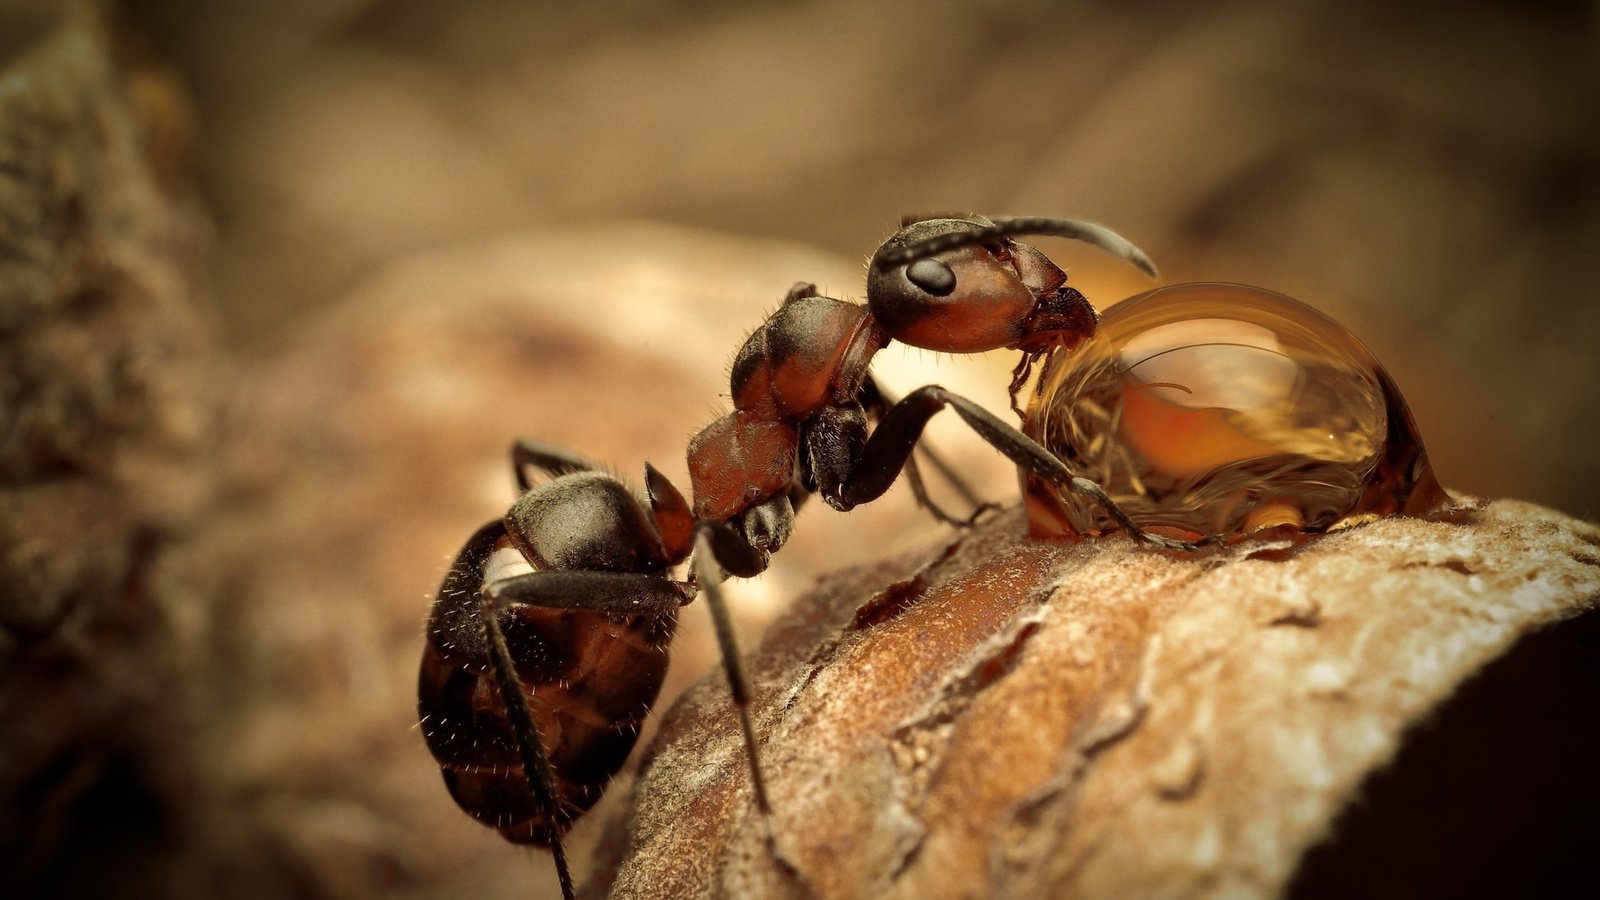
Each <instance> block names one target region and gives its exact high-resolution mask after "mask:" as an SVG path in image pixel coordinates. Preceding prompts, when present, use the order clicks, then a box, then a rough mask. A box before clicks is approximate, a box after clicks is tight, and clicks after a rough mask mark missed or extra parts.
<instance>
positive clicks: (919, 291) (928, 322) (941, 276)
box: [867, 216, 1155, 353]
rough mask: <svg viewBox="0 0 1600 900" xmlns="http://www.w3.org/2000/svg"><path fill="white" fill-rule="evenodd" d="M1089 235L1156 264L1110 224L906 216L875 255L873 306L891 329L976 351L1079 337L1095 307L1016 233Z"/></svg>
mask: <svg viewBox="0 0 1600 900" xmlns="http://www.w3.org/2000/svg"><path fill="white" fill-rule="evenodd" d="M1021 234H1046V235H1056V236H1059V237H1069V238H1074V239H1076V240H1081V241H1086V242H1088V243H1091V244H1094V245H1095V246H1097V247H1100V248H1101V249H1103V250H1105V251H1106V252H1108V253H1110V254H1112V255H1113V256H1119V257H1122V258H1123V259H1126V260H1128V261H1130V262H1132V263H1133V264H1134V265H1136V266H1138V267H1139V268H1140V269H1143V270H1144V271H1145V272H1147V273H1148V274H1150V275H1151V276H1152V277H1153V276H1154V275H1155V266H1154V265H1152V264H1151V262H1150V259H1149V257H1147V256H1145V255H1144V253H1143V252H1142V251H1140V250H1139V248H1137V247H1135V246H1133V245H1132V244H1130V243H1128V242H1127V241H1126V240H1124V239H1123V238H1122V237H1120V236H1119V235H1117V234H1116V233H1115V232H1113V231H1111V230H1110V229H1108V228H1103V227H1101V226H1099V225H1095V224H1092V223H1089V222H1079V221H1076V220H1073V219H1046V218H1026V219H998V220H995V221H990V220H988V219H985V218H982V217H979V216H970V217H963V218H936V219H923V220H921V221H914V222H910V223H907V224H906V225H905V227H903V228H901V229H900V230H899V231H897V232H895V233H894V234H893V235H891V236H890V237H889V239H888V240H886V241H884V242H883V246H881V247H879V248H878V252H877V253H875V254H873V257H872V263H871V267H870V271H869V273H868V275H867V305H868V306H869V307H870V308H871V310H872V315H873V317H874V318H876V319H877V320H878V322H879V324H880V325H881V326H882V327H883V329H884V331H885V332H887V333H888V335H889V336H890V337H892V338H894V339H896V340H899V341H902V342H904V343H907V344H910V345H911V346H914V347H924V348H926V349H929V350H944V351H948V352H951V353H977V352H981V351H984V350H995V349H998V348H1000V347H1009V348H1012V349H1016V350H1023V351H1025V352H1039V351H1043V350H1046V349H1049V348H1051V347H1055V346H1067V347H1072V346H1076V345H1077V344H1078V343H1079V342H1081V341H1082V340H1084V339H1085V338H1087V337H1089V336H1090V335H1092V334H1093V333H1094V326H1095V312H1094V307H1092V306H1090V305H1089V301H1088V300H1085V299H1084V297H1083V295H1082V294H1080V293H1078V292H1077V291H1076V290H1074V289H1072V288H1069V287H1067V286H1066V280H1067V275H1066V273H1065V272H1063V271H1061V268H1060V267H1059V266H1057V265H1056V264H1055V263H1053V262H1051V261H1050V259H1049V258H1048V257H1046V256H1045V255H1044V254H1043V253H1040V252H1039V251H1038V250H1035V249H1034V248H1032V247H1030V246H1028V245H1027V244H1022V243H1018V242H1016V241H1014V240H1012V239H1011V237H1010V236H1011V235H1021Z"/></svg>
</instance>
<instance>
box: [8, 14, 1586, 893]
mask: <svg viewBox="0 0 1600 900" xmlns="http://www.w3.org/2000/svg"><path fill="white" fill-rule="evenodd" d="M58 6H59V4H57V3H54V2H19V3H13V4H9V5H8V6H7V8H5V9H4V10H0V65H3V66H4V70H3V72H0V113H3V117H0V163H3V165H0V222H3V228H4V230H3V232H0V249H3V250H4V253H3V254H0V266H3V267H4V268H3V269H0V273H3V282H0V303H3V306H0V351H3V352H0V355H3V358H4V359H5V364H4V370H5V371H4V373H3V374H4V379H5V380H4V382H3V383H0V402H3V404H4V406H3V407H0V425H3V427H4V431H3V434H0V477H3V479H4V483H3V484H0V527H3V529H4V532H3V537H4V546H3V548H0V549H3V554H0V566H3V568H0V576H3V577H4V579H5V580H4V584H3V585H0V679H3V681H0V797H3V798H4V799H5V804H4V806H3V808H0V866H3V868H4V870H5V877H6V879H7V880H5V881H0V888H6V887H15V888H18V889H21V890H30V889H37V888H38V887H39V886H40V885H43V884H50V885H52V886H53V888H54V889H55V891H56V892H57V894H58V895H59V894H61V893H68V894H70V893H73V892H83V893H94V892H104V891H107V890H113V889H115V890H116V891H117V892H118V893H120V894H122V895H134V896H137V895H141V894H150V895H172V894H198V895H207V894H223V893H226V894H228V895H230V896H250V895H257V896H275V895H282V894H289V893H294V894H298V895H303V896H366V895H377V894H382V895H385V896H406V895H461V894H464V893H466V892H468V891H478V892H484V891H487V892H489V893H490V894H491V895H509V894H511V893H517V894H518V895H525V894H526V893H528V892H537V891H542V890H550V889H552V888H553V885H554V878H553V876H552V875H551V873H550V870H549V864H548V862H547V861H545V860H544V859H543V858H542V857H539V856H537V855H534V854H528V853H523V852H518V851H513V850H509V849H508V848H507V847H505V846H504V845H503V844H502V843H501V842H499V840H498V839H497V838H495V837H494V836H493V835H492V834H491V833H489V832H488V831H487V830H484V829H479V828H477V827H475V826H472V825H471V824H470V823H468V822H466V821H465V819H464V817H462V816H461V815H460V813H458V812H457V811H456V810H455V809H454V807H453V806H452V805H451V803H450V801H449V799H448V797H446V796H445V794H444V791H443V790H442V788H441V786H440V785H439V782H438V776H437V772H436V770H435V769H434V768H433V767H432V765H431V763H430V761H429V760H428V758H427V755H426V752H425V750H424V749H423V747H422V742H421V740H420V737H419V736H418V735H416V734H415V733H414V731H412V730H411V726H412V725H413V724H414V715H413V706H412V704H413V700H412V697H413V687H414V678H415V664H416V656H417V654H418V653H420V649H421V634H420V623H421V620H422V617H423V615H424V613H425V610H426V605H427V597H428V594H429V592H430V591H431V589H432V588H433V586H434V585H435V584H436V582H437V579H438V577H439V576H440V575H441V574H442V572H443V570H444V568H445V566H446V565H447V562H448V556H449V555H450V554H451V553H453V552H454V551H455V550H456V549H457V547H458V546H459V543H460V541H462V540H463V539H465V537H466V536H467V534H468V533H469V532H470V531H471V529H472V528H474V527H476V526H477V525H478V524H480V523H481V522H482V521H484V520H485V519H487V518H489V517H490V516H492V515H495V514H497V513H498V512H500V511H502V510H503V508H504V506H505V505H506V503H507V502H508V501H509V499H510V490H511V487H510V477H509V473H508V471H507V469H508V466H507V464H506V460H505V459H504V456H503V453H504V448H505V447H506V446H507V445H508V444H509V442H510V440H511V438H512V437H514V436H517V435H529V436H536V437H539V438H541V439H544V440H547V441H550V442H554V443H559V444H564V445H568V446H572V447H574V448H577V449H581V450H583V451H584V452H586V453H588V454H590V455H593V456H596V457H598V458H600V459H602V460H606V461H609V462H612V463H615V464H616V466H617V468H618V469H619V471H621V472H622V473H623V474H625V475H628V476H630V477H632V476H634V475H635V474H636V473H637V472H639V469H640V466H641V464H642V462H643V461H644V460H646V459H650V460H653V461H655V462H656V463H657V464H658V465H660V466H661V467H662V469H663V470H664V471H666V472H667V474H668V475H669V476H671V477H672V478H674V479H675V480H677V481H678V482H679V483H680V484H681V483H684V477H683V472H684V465H683V461H682V456H683V445H684V441H685V439H686V437H687V436H688V435H689V434H690V433H692V432H693V430H694V429H695V428H696V427H698V426H700V425H702V424H704V423H705V422H706V421H708V420H709V418H710V417H711V414H712V409H713V408H714V407H715V405H716V404H717V403H718V402H719V397H720V393H719V392H724V391H725V390H726V382H725V380H724V378H723V375H724V366H725V364H726V362H727V360H728V359H729V358H730V357H731V354H732V352H733V350H734V348H735V347H736V346H737V344H738V341H739V340H740V339H741V338H742V337H743V335H744V333H745V332H746V331H747V330H748V329H749V328H751V327H753V326H754V325H755V324H756V323H757V322H758V321H759V318H760V316H761V315H762V314H763V313H764V312H765V311H767V310H768V309H770V308H771V306H772V305H773V304H775V303H776V301H777V299H778V298H779V297H780V296H781V295H782V293H783V291H784V290H785V289H786V288H787V287H788V286H789V285H790V284H791V283H793V282H794V281H796V280H800V279H806V280H812V281H816V282H817V283H818V284H819V286H821V287H822V288H823V289H824V291H825V292H829V293H832V294H834V295H843V296H849V297H855V298H859V296H860V281H861V272H860V269H859V265H858V264H857V261H858V260H859V258H860V257H862V256H863V255H864V254H866V253H868V252H870V251H871V250H872V248H873V247H874V246H875V245H876V243H877V241H878V240H880V239H881V238H882V237H883V236H885V235H886V234H887V233H888V232H889V231H890V230H891V229H892V227H893V225H894V223H895V221H896V219H897V217H898V215H899V214H900V213H902V212H912V211H930V210H972V211H979V212H991V213H1032V212H1045V213H1056V214H1065V215H1072V216H1078V217H1083V218H1090V219H1096V220H1099V221H1103V222H1105V223H1107V224H1110V225H1112V226H1114V227H1115V228H1117V229H1118V230H1120V231H1122V232H1123V233H1125V234H1127V235H1128V236H1129V237H1131V238H1132V239H1134V240H1135V241H1136V242H1137V243H1139V244H1140V245H1142V246H1143V247H1144V248H1145V249H1146V250H1148V251H1149V252H1150V253H1151V254H1152V255H1153V256H1154V257H1155V258H1156V260H1157V261H1158V262H1159V263H1160V264H1161V266H1162V269H1163V276H1164V278H1165V279H1166V280H1169V281H1184V280H1228V281H1242V282H1249V283H1254V284H1259V285H1262V286H1265V287H1269V288H1273V289H1277V290H1280V291H1283V292H1285V293H1288V294H1291V295H1293V296H1297V297H1299V298H1301V299H1303V300H1306V301H1307V302H1310V303H1312V304H1314V305H1316V306H1318V307H1320V308H1322V309H1324V310H1326V311H1328V312H1329V313H1330V314H1332V315H1334V316H1335V317H1336V318H1338V319H1340V320H1341V321H1343V322H1345V323H1346V324H1348V325H1349V326H1350V327H1351V328H1352V330H1354V331H1355V332H1356V333H1357V334H1359V335H1360V336H1362V337H1363V338H1364V339H1365V340H1366V341H1367V342H1368V344H1369V345H1370V346H1371V347H1372V349H1373V350H1374V351H1375V352H1376V354H1377V356H1378V357H1379V358H1381V359H1383V360H1384V361H1385V363H1386V364H1387V365H1388V366H1389V368H1390V370H1391V372H1392V373H1393V374H1394V375H1395V377H1396V379H1397V381H1398V382H1399V383H1400V384H1401V386H1402V387H1403V389H1404V392H1405V394H1406V396H1407V398H1408V399H1409V401H1410V403H1411V405H1412V408H1413V409H1414V411H1415V412H1416V414H1417V418H1418V419H1419V424H1420V426H1421V431H1422V433H1423V435H1424V437H1425V439H1426V440H1427V442H1428V447H1429V451H1430V453H1431V455H1432V457H1433V460H1434V463H1435V466H1436V468H1437V469H1438V471H1439V472H1440V475H1441V477H1442V478H1443V479H1444V480H1445V482H1446V483H1447V484H1448V485H1449V486H1450V487H1452V488H1456V489H1461V490H1465V491H1469V492H1472V493H1477V494H1484V495H1490V496H1510V497H1520V498H1524V499H1529V500H1535V501H1539V502H1543V503H1546V504H1549V505H1551V506H1555V507H1557V508H1559V509H1562V510H1564V511H1566V512H1568V513H1572V514H1576V515H1580V516H1582V515H1588V514H1592V512H1593V511H1594V510H1595V508H1596V507H1597V505H1600V504H1597V501H1600V477H1597V475H1600V456H1597V455H1596V454H1594V453H1593V452H1592V446H1593V444H1594V438H1595V434H1596V432H1597V431H1600V394H1597V393H1596V392H1595V391H1594V390H1592V387H1591V385H1592V383H1593V381H1594V376H1595V374H1596V368H1597V367H1596V364H1595V351H1594V347H1596V346H1600V304H1597V303H1595V302H1594V300H1595V297H1594V296H1593V295H1594V293H1595V290H1596V288H1595V287H1594V286H1595V285H1596V284H1600V255H1597V254H1595V253H1594V252H1593V248H1595V247H1596V246H1600V175H1597V173H1600V166H1597V165H1596V162H1597V152H1600V122H1597V119H1596V117H1595V116H1594V115H1593V110H1594V109H1596V108H1597V105H1600V104H1597V102H1596V101H1597V100H1600V98H1597V97H1596V93H1597V84H1600V59H1597V50H1596V48H1597V37H1596V35H1597V34H1600V31H1597V25H1596V22H1595V20H1594V13H1593V12H1592V9H1591V7H1588V6H1585V5H1580V4H1574V5H1561V4H1547V5H1543V6H1540V7H1538V8H1536V9H1533V10H1531V11H1530V10H1529V9H1528V8H1527V7H1526V6H1524V5H1520V4H1505V5H1503V6H1502V5H1496V4H1488V3H1477V4H1465V5H1463V4H1457V5H1453V6H1451V7H1450V8H1449V9H1439V10H1434V11H1399V10H1396V9H1392V8H1390V6H1389V5H1385V4H1378V3H1370V4H1368V3H1354V4H1353V3H1349V2H1342V3H1335V2H1321V3H1319V2H1310V3H1301V4H1290V5H1280V6H1263V5H1258V4H1249V3H1242V2H1241V3H1234V4H1213V5H1209V6H1208V7H1207V8H1205V9H1199V8H1196V7H1194V6H1193V5H1191V4H1182V3H1176V2H1152V3H1142V4H1122V5H1114V4H1077V5H1073V6H1071V7H1070V8H1060V7H1058V6H1056V5H1053V4H1045V3H1025V2H1019V3H1005V4H970V3H958V2H932V3H916V4H912V3H887V4H855V3H847V2H813V3H797V4H762V5H755V6H747V5H743V4H731V3H728V4H719V3H697V4H681V5H670V4H647V3H642V2H641V3H621V4H604V5H597V6H594V7H586V6H578V7H572V6H570V5H569V6H562V7H559V8H557V7H554V6H551V7H548V8H544V7H542V6H541V5H537V4H532V5H530V4H523V3H517V2H513V0H473V2H468V3H455V4H436V3H424V2H420V0H342V2H305V3H294V4H283V3H266V2H248V3H233V4H206V3H199V2H194V0H151V2H137V3H136V2H132V0H129V2H126V3H122V4H111V6H112V13H113V18H114V19H116V20H117V23H118V24H117V25H116V26H115V27H113V28H110V29H107V28H103V27H102V26H101V25H100V24H98V20H97V17H96V16H94V15H91V14H90V13H88V12H84V11H81V10H80V11H78V12H76V13H63V12H62V10H61V9H59V8H58ZM642 223H649V224H642ZM1046 248H1047V249H1048V250H1049V252H1051V253H1052V254H1054V255H1056V256H1057V258H1058V259H1060V260H1062V261H1063V262H1066V263H1070V264H1071V269H1072V277H1073V283H1074V284H1076V285H1078V286H1079V287H1080V288H1081V289H1082V290H1083V291H1084V292H1085V293H1086V294H1088V295H1089V296H1090V297H1091V298H1093V299H1094V300H1095V301H1096V302H1097V303H1100V304H1101V305H1105V304H1107V303H1110V302H1113V301H1114V300H1115V299H1116V298H1118V297H1122V296H1126V295H1128V294H1131V293H1133V292H1135V291H1138V290H1142V289H1143V288H1144V286H1145V283H1144V282H1142V281H1141V280H1140V279H1139V277H1138V276H1137V273H1134V272H1131V271H1123V269H1122V268H1120V267H1118V266H1116V265H1113V264H1111V263H1109V262H1106V261H1104V260H1102V259H1100V258H1098V257H1097V256H1096V255H1095V254H1093V253H1092V252H1091V251H1088V250H1086V249H1083V248H1079V247H1070V246H1067V245H1064V244H1056V243H1047V244H1046ZM884 362H885V365H886V369H885V376H886V380H887V381H889V382H890V383H891V384H892V385H894V386H895V387H897V388H899V389H901V390H904V389H905V388H907V387H910V386H913V385H915V384H917V383H920V382H923V381H928V380H933V379H938V380H939V381H941V382H943V383H946V384H949V385H950V386H952V387H954V388H956V389H958V390H960V391H962V392H963V393H967V394H970V395H974V396H976V397H978V398H980V399H982V400H983V401H984V402H986V403H987V404H988V405H989V406H991V408H995V409H1003V408H1004V399H1003V396H1004V390H1003V388H1004V384H1005V380H1006V378H1005V373H1006V372H1007V370H1008V369H1009V367H1010V365H1011V363H1012V360H1011V359H1010V358H1009V355H1008V354H995V355H993V356H992V357H990V358H986V359H980V360H971V361H956V362H955V363H951V362H950V361H948V360H945V361H937V360H933V359H931V358H923V357H922V356H919V355H917V354H899V355H895V354H886V356H885V359H884ZM935 362H941V364H940V365H939V366H938V367H935V366H934V365H933V363H935ZM939 439H940V440H941V441H942V442H944V443H945V444H947V445H948V446H949V447H950V448H951V449H952V453H953V454H954V455H955V456H956V457H957V458H958V459H960V460H961V461H962V464H963V465H964V467H966V468H967V469H968V470H969V471H970V472H972V473H973V477H974V479H975V480H977V481H979V482H980V483H982V484H983V485H984V488H985V493H986V494H987V495H988V496H989V497H991V498H992V499H1010V498H1011V497H1012V496H1014V494H1013V492H1014V491H1015V486H1014V480H1013V477H1012V475H1011V473H1010V471H1009V470H1008V468H1007V467H1006V466H1004V465H1002V464H1001V463H1000V462H999V461H998V460H997V458H996V457H995V454H993V453H992V452H991V451H989V450H987V448H985V447H983V446H982V445H981V444H978V443H976V442H975V441H973V439H972V438H971V437H970V436H969V435H965V434H963V433H961V431H960V429H959V428H952V429H946V430H943V431H940V432H939ZM931 529H932V526H931V525H929V524H928V523H927V521H926V519H925V517H922V516H920V515H918V514H917V513H916V512H915V511H914V510H913V509H911V505H910V503H909V502H908V501H907V500H906V499H905V498H903V497H891V498H889V499H886V500H885V501H883V502H882V503H880V504H876V505H875V506H874V507H873V508H870V509H866V510H862V511H860V512H858V513H853V514H851V515H850V516H848V517H840V516H837V515H834V514H832V513H829V512H827V511H825V510H821V509H815V510H813V509H808V510H807V511H806V512H805V513H804V514H803V515H802V517H801V520H800V522H799V526H798V532H797V536H796V539H795V542H794V544H792V545H791V546H790V547H788V548H786V549H785V551H784V552H783V554H782V555H781V556H780V558H779V559H778V561H777V564H776V566H775V568H774V571H773V572H772V573H771V574H769V575H768V576H766V577H765V578H763V579H761V580H759V581H756V582H753V583H750V584H745V585H740V586H739V596H738V597H737V598H736V602H738V603H739V604H741V608H742V610H743V614H744V615H745V616H746V617H747V620H748V622H750V623H752V624H759V623H760V622H762V621H764V620H766V619H767V618H770V616H771V615H772V612H773V610H775V609H777V608H779V607H781V606H782V605H783V604H784V603H785V602H786V601H787V599H788V598H791V597H793V596H795V595H796V594H798V593H799V592H800V590H801V588H802V587H803V586H805V585H807V584H809V583H810V582H811V581H812V580H813V578H814V577H815V575H816V574H817V573H818V572H820V571H824V570H826V569H829V568H833V567H836V566H838V565H842V564H845V563H853V562H863V561H869V560H872V559H876V558H880V557H882V556H883V555H884V554H885V553H886V552H887V551H888V549H889V548H887V547H886V546H884V545H885V544H887V543H890V542H888V541H883V540H880V539H878V538H876V537H875V536H877V535H886V534H887V535H916V534H922V535H923V536H924V538H925V537H926V534H927V532H928V531H930V530H931ZM913 540H915V538H913ZM702 615H703V613H699V612H698V611H697V610H693V609H691V610H690V611H689V612H688V613H686V614H685V618H686V620H687V621H688V623H689V624H688V626H686V629H685V633H684V634H683V635H682V636H681V637H680V639H679V641H678V644H677V646H676V647H675V648H674V652H675V654H676V655H677V657H678V662H679V665H677V666H676V667H675V670H674V672H675V674H674V676H673V679H674V680H673V682H672V683H670V684H669V687H668V691H669V692H670V691H672V690H673V689H674V685H676V686H678V687H681V686H682V685H683V684H685V683H686V682H687V681H688V680H690V679H692V678H693V677H695V676H696V675H698V674H699V673H700V672H701V671H703V670H704V667H705V665H706V664H707V663H708V662H709V660H710V659H711V658H712V656H711V652H710V644H711V642H710V638H709V635H708V634H707V632H706V630H705V629H704V628H702V627H699V626H700V625H701V624H703V623H700V622H699V617H700V616H702ZM625 787H626V786H625V785H619V786H618V788H617V790H616V791H614V793H615V794H618V795H620V794H622V793H624V792H625ZM611 805H612V806H613V807H614V806H615V802H614V801H612V802H611ZM613 811H614V810H613ZM606 814H607V807H605V806H603V807H602V809H600V810H599V811H597V812H596V814H595V815H596V816H597V817H603V816H605V815H606ZM597 834H598V829H596V828H593V827H592V826H580V829H579V831H578V832H577V834H576V836H575V840H576V842H577V845H578V849H579V865H580V869H581V867H582V866H583V865H584V861H585V854H586V853H587V852H588V850H587V849H586V848H587V847H588V846H589V845H592V843H593V842H594V840H595V839H596V836H597Z"/></svg>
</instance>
